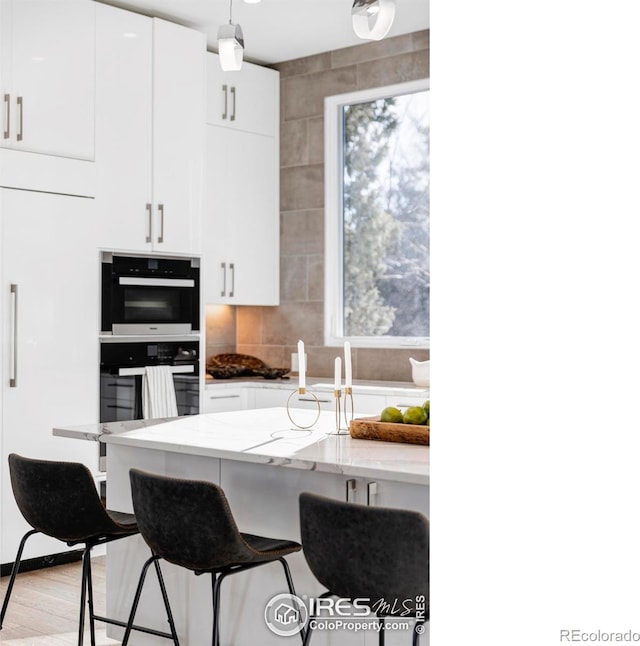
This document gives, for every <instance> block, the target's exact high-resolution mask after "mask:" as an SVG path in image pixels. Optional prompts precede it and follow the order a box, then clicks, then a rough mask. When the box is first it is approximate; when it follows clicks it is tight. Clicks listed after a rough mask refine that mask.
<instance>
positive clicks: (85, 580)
mask: <svg viewBox="0 0 640 646" xmlns="http://www.w3.org/2000/svg"><path fill="white" fill-rule="evenodd" d="M90 567H91V566H90V565H89V563H88V558H87V550H86V549H85V551H84V553H83V555H82V583H81V591H80V620H79V622H78V646H82V644H83V643H84V616H85V611H86V605H87V590H88V588H89V587H90V586H89V576H90Z"/></svg>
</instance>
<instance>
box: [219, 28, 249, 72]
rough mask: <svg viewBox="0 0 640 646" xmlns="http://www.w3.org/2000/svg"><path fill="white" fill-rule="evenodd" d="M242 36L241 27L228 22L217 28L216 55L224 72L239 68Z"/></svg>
mask: <svg viewBox="0 0 640 646" xmlns="http://www.w3.org/2000/svg"><path fill="white" fill-rule="evenodd" d="M243 52H244V37H243V36H242V27H240V25H234V24H232V23H229V24H228V25H222V26H221V27H220V28H219V29H218V56H219V58H220V67H222V69H223V70H224V71H225V72H230V71H234V70H239V69H240V68H241V67H242V53H243Z"/></svg>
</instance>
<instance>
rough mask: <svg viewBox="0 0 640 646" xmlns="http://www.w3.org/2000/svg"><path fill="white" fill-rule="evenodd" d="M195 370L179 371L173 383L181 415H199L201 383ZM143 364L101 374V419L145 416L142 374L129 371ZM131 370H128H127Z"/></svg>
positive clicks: (111, 419) (120, 419) (131, 418)
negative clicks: (188, 371) (143, 411)
mask: <svg viewBox="0 0 640 646" xmlns="http://www.w3.org/2000/svg"><path fill="white" fill-rule="evenodd" d="M193 368H194V372H192V373H181V372H176V373H175V374H174V375H173V385H174V389H175V391H176V404H177V406H178V415H196V414H197V413H198V411H199V401H200V384H199V378H198V374H197V369H196V368H195V366H194V367H193ZM134 370H135V371H136V373H137V372H139V373H143V372H144V368H140V369H137V370H136V369H132V368H124V369H122V370H120V371H119V372H118V373H116V374H112V373H109V372H103V373H101V375H100V421H101V422H122V421H129V420H133V419H142V417H143V415H142V378H143V375H142V374H130V373H132V372H134ZM127 373H129V374H127Z"/></svg>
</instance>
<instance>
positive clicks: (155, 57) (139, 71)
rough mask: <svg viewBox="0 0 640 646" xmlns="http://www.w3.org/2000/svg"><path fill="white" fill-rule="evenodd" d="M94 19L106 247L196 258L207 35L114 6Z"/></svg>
mask: <svg viewBox="0 0 640 646" xmlns="http://www.w3.org/2000/svg"><path fill="white" fill-rule="evenodd" d="M96 10H97V47H96V50H97V59H96V96H97V101H96V103H97V110H96V167H97V169H96V170H97V182H98V188H97V192H96V202H97V208H98V214H99V221H100V238H99V240H100V241H99V244H100V246H102V247H106V248H112V249H122V250H133V251H144V252H148V251H165V252H175V253H197V252H199V250H200V246H201V237H202V236H201V227H202V181H203V170H204V107H205V85H204V82H205V72H204V64H205V47H206V44H205V39H204V35H203V34H201V33H200V32H197V31H194V30H192V29H188V28H186V27H182V26H179V25H175V24H173V23H169V22H166V21H164V20H159V19H156V18H153V19H152V18H147V17H145V16H141V15H138V14H135V13H131V12H129V11H125V10H122V9H117V8H115V7H111V6H107V5H102V4H97V6H96Z"/></svg>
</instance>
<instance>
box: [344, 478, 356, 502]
mask: <svg viewBox="0 0 640 646" xmlns="http://www.w3.org/2000/svg"><path fill="white" fill-rule="evenodd" d="M346 484H347V491H346V494H345V500H346V501H347V502H353V497H354V496H355V493H356V480H355V478H350V479H349V480H347V483H346Z"/></svg>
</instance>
